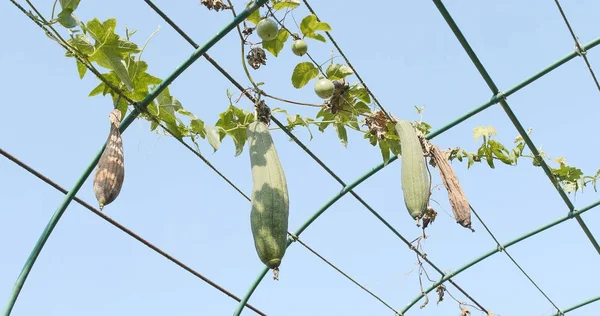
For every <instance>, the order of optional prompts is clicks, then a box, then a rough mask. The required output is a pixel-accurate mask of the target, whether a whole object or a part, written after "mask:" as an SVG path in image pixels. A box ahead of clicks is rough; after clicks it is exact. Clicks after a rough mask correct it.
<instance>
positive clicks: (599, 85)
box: [554, 0, 600, 91]
mask: <svg viewBox="0 0 600 316" xmlns="http://www.w3.org/2000/svg"><path fill="white" fill-rule="evenodd" d="M554 3H556V6H557V7H558V11H560V15H561V16H562V18H563V20H564V21H565V24H566V25H567V28H568V29H569V33H571V37H573V41H575V49H576V50H577V53H578V54H579V55H581V57H583V61H584V62H585V64H586V66H587V68H588V71H589V72H590V75H592V80H593V81H594V84H595V85H596V88H597V89H598V91H600V82H598V78H596V74H595V73H594V70H593V69H592V65H591V64H590V61H589V60H588V58H587V54H586V53H587V52H586V51H585V49H582V47H581V44H579V40H578V39H577V36H576V35H575V31H573V28H572V27H571V23H569V20H568V19H567V15H566V14H565V11H563V8H562V6H561V5H560V2H558V0H554Z"/></svg>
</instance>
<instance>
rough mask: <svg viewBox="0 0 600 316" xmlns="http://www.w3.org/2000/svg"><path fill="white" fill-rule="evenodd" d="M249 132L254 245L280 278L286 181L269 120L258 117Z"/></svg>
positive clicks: (285, 224)
mask: <svg viewBox="0 0 600 316" xmlns="http://www.w3.org/2000/svg"><path fill="white" fill-rule="evenodd" d="M246 133H247V136H248V147H249V152H250V163H251V166H252V180H253V188H252V197H251V204H252V210H251V212H250V223H251V228H252V235H253V237H254V246H255V247H256V251H257V253H258V257H259V258H260V260H261V261H262V262H263V263H264V264H265V265H267V266H268V267H269V268H271V269H274V272H275V278H277V272H278V270H279V269H278V267H279V265H280V264H281V260H282V259H283V256H284V254H285V250H286V246H287V230H288V217H289V198H288V189H287V182H286V179H285V175H284V173H283V169H282V167H281V163H280V161H279V157H278V155H277V151H276V150H275V146H274V143H273V139H272V137H271V134H270V133H269V128H268V126H267V124H265V123H263V122H262V121H260V120H256V121H254V122H252V123H250V125H249V126H248V130H247V132H246Z"/></svg>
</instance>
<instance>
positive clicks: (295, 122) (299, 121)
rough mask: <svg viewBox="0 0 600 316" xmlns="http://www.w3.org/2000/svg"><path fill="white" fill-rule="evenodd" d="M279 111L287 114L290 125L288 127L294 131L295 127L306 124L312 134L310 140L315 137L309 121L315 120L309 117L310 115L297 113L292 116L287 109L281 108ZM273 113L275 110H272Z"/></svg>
mask: <svg viewBox="0 0 600 316" xmlns="http://www.w3.org/2000/svg"><path fill="white" fill-rule="evenodd" d="M279 112H284V113H285V114H286V118H287V121H288V126H287V128H288V129H289V130H290V131H292V130H293V129H294V127H296V126H304V127H306V129H307V130H308V133H309V134H310V140H312V139H313V134H312V131H311V130H310V124H309V122H312V121H313V120H312V119H310V118H308V117H302V116H300V114H296V116H291V115H289V114H287V111H285V110H282V109H280V110H279ZM271 113H273V110H271Z"/></svg>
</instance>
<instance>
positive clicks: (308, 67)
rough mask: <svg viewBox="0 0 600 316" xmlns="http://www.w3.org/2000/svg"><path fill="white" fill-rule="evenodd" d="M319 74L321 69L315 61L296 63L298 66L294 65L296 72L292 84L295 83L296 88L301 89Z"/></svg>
mask: <svg viewBox="0 0 600 316" xmlns="http://www.w3.org/2000/svg"><path fill="white" fill-rule="evenodd" d="M318 75H319V69H317V67H315V65H313V63H311V62H302V63H299V64H298V65H296V67H294V72H293V73H292V84H293V85H294V88H296V89H300V88H302V87H304V86H305V85H306V84H307V83H308V82H309V81H311V80H312V79H314V78H316V77H317V76H318Z"/></svg>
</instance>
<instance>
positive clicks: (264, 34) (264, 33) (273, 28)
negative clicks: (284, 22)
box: [256, 19, 279, 42]
mask: <svg viewBox="0 0 600 316" xmlns="http://www.w3.org/2000/svg"><path fill="white" fill-rule="evenodd" d="M278 32H279V27H278V26H277V22H275V21H273V20H271V19H262V20H260V22H258V24H257V25H256V34H258V36H259V37H260V38H262V40H263V41H265V42H268V41H272V40H274V39H275V38H276V37H277V33H278Z"/></svg>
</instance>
